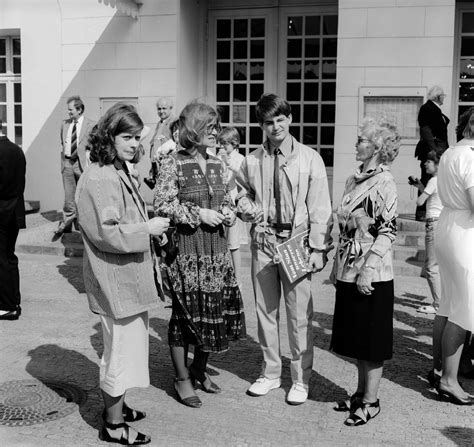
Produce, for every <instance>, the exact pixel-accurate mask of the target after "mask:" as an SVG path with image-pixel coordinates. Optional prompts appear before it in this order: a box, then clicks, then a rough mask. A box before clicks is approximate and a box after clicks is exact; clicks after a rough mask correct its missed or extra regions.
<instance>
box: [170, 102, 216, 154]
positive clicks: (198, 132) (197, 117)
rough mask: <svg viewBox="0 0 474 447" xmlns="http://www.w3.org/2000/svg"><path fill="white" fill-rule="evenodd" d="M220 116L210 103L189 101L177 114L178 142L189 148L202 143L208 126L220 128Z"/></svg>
mask: <svg viewBox="0 0 474 447" xmlns="http://www.w3.org/2000/svg"><path fill="white" fill-rule="evenodd" d="M220 122H221V119H220V116H219V113H217V111H216V110H215V109H214V108H212V107H211V106H210V105H207V104H204V103H202V102H191V103H189V104H188V105H187V106H186V107H185V108H184V109H183V110H182V111H181V113H180V115H179V144H180V145H181V147H183V148H184V149H191V148H193V147H194V146H199V145H201V144H202V141H203V139H204V137H205V136H206V135H207V134H208V131H209V127H212V126H215V127H216V129H217V131H218V132H219V129H220Z"/></svg>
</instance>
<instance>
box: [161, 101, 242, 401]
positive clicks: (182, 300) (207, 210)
mask: <svg viewBox="0 0 474 447" xmlns="http://www.w3.org/2000/svg"><path fill="white" fill-rule="evenodd" d="M219 123H220V118H219V115H218V113H217V112H216V111H215V110H214V109H213V108H212V107H211V106H209V105H206V104H203V103H200V102H192V103H190V104H188V105H187V106H186V107H185V108H184V109H183V110H182V112H181V114H180V117H179V142H180V146H181V148H182V149H181V150H179V151H178V152H177V153H176V154H171V155H170V156H168V157H165V158H163V160H162V163H161V167H160V172H159V175H158V179H157V183H156V188H155V197H154V210H155V215H156V216H165V217H168V218H170V219H171V221H172V223H173V225H174V226H175V227H176V232H175V234H174V235H173V236H172V238H173V239H174V240H175V241H176V245H177V250H176V253H175V255H174V256H172V257H171V256H170V257H168V258H165V262H166V270H167V274H168V279H169V286H170V292H171V296H172V314H171V319H170V322H169V329H168V343H169V346H170V351H171V359H172V361H173V366H174V369H175V373H176V378H175V380H174V388H175V391H176V394H177V396H178V400H179V401H180V402H181V403H182V404H183V405H186V406H189V407H192V408H199V407H201V406H202V402H201V400H200V399H199V397H198V396H197V395H196V393H195V391H194V387H193V382H199V383H200V384H201V386H202V388H203V390H204V391H205V392H207V393H219V392H220V391H221V389H220V388H219V387H218V386H217V384H215V383H214V382H213V381H212V380H211V378H210V376H209V374H208V373H207V372H206V366H207V362H208V359H209V354H210V353H211V352H214V353H220V352H225V351H227V350H228V348H229V341H231V340H237V339H239V338H240V337H242V336H244V335H245V319H244V311H243V303H242V296H241V294H240V290H239V287H238V285H237V280H236V278H235V274H234V269H233V267H232V260H231V258H230V254H229V251H228V249H227V240H226V237H225V228H224V227H226V226H231V225H233V224H234V223H235V219H236V216H235V213H234V211H233V205H232V200H231V198H230V196H229V194H228V190H227V185H226V183H225V178H224V166H223V164H222V162H221V161H220V160H219V159H218V158H217V157H214V156H212V155H209V154H208V153H207V149H208V148H209V147H215V145H216V144H217V134H218V131H219ZM189 345H193V346H194V357H193V361H192V363H191V364H190V365H189V367H188V349H189Z"/></svg>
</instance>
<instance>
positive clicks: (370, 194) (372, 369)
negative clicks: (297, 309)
mask: <svg viewBox="0 0 474 447" xmlns="http://www.w3.org/2000/svg"><path fill="white" fill-rule="evenodd" d="M399 148H400V136H399V135H398V132H397V130H396V128H395V126H393V125H391V124H389V123H388V122H386V121H385V120H384V119H380V120H379V121H375V120H374V119H372V118H366V119H365V120H364V121H363V123H362V126H361V128H360V136H359V137H358V139H357V142H356V160H358V161H360V162H361V164H360V166H359V169H358V170H357V171H356V172H355V174H353V175H351V176H350V177H349V178H348V179H347V182H346V186H345V189H344V194H343V196H342V200H341V204H340V205H339V207H338V210H337V217H338V221H339V229H340V236H339V245H338V247H337V249H336V256H335V259H334V267H333V271H332V273H331V281H332V282H333V284H334V285H335V286H336V304H335V308H334V319H333V332H332V339H331V347H332V349H333V350H334V352H336V353H337V354H339V355H343V356H347V357H351V358H354V359H356V360H357V372H358V382H357V390H356V392H355V393H354V394H353V395H352V396H351V398H350V399H349V400H348V401H347V402H340V403H339V404H338V406H337V407H336V410H338V411H349V412H350V413H349V416H348V418H347V419H346V420H345V424H346V425H348V426H356V425H363V424H366V423H367V422H368V421H369V420H370V419H372V418H374V417H375V416H377V415H378V414H379V413H380V402H379V399H378V390H379V385H380V379H381V378H382V373H383V365H384V361H386V360H389V359H391V358H392V350H393V304H394V288H393V267H392V263H393V261H392V243H393V241H394V240H395V235H396V231H397V225H396V218H397V189H396V185H395V180H394V178H393V175H392V173H391V172H390V164H391V163H392V162H393V160H394V159H395V157H397V155H398V150H399Z"/></svg>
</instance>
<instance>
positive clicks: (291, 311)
mask: <svg viewBox="0 0 474 447" xmlns="http://www.w3.org/2000/svg"><path fill="white" fill-rule="evenodd" d="M256 115H257V120H258V122H259V124H260V127H261V128H262V130H263V131H264V132H265V135H266V141H265V143H264V144H263V145H262V146H261V147H260V148H258V149H257V150H255V151H254V152H252V153H251V154H249V155H248V156H247V157H246V158H245V160H244V161H243V164H242V167H241V170H240V172H239V174H238V176H237V184H238V187H239V189H240V192H239V194H238V196H237V201H238V210H239V211H240V213H241V217H242V219H243V220H245V221H249V222H252V223H253V225H252V228H251V237H252V245H251V250H252V282H253V288H254V295H255V304H256V310H257V320H258V338H259V343H260V346H261V348H262V351H263V367H262V372H261V375H260V377H259V378H258V379H257V380H256V381H255V382H254V383H253V384H252V385H251V386H250V388H249V389H248V391H247V394H249V395H251V396H264V395H265V394H267V393H268V392H269V391H270V390H272V389H275V388H279V387H280V385H281V379H280V376H281V356H280V333H279V307H280V298H281V292H282V291H283V298H284V302H285V308H286V314H287V325H288V337H289V344H290V349H291V355H292V358H291V366H290V369H291V378H292V381H293V385H292V387H291V389H290V391H289V393H288V396H287V402H288V403H289V404H292V405H298V404H302V403H304V402H305V401H306V399H307V397H308V384H309V379H310V377H311V372H312V367H313V337H312V319H313V301H312V296H311V274H312V273H315V272H318V271H320V270H322V269H323V268H324V266H325V264H326V262H327V256H326V255H327V252H328V251H329V250H330V249H331V236H330V234H331V229H332V209H331V202H330V198H329V189H328V181H327V177H326V169H325V166H324V163H323V161H322V159H321V157H320V155H319V154H318V152H317V151H315V150H314V149H311V148H310V147H307V146H304V145H303V144H301V143H299V142H298V141H296V139H295V138H293V137H292V136H291V135H290V133H289V128H290V124H291V120H292V117H291V107H290V105H289V104H288V102H287V101H286V100H284V99H283V98H281V97H279V96H277V95H274V94H265V95H262V97H261V98H260V100H259V101H258V103H257V105H256ZM308 229H309V230H310V232H309V245H310V249H311V255H310V259H309V263H308V272H309V273H308V274H307V275H306V276H304V277H302V278H300V279H299V280H296V281H295V282H293V283H291V282H290V281H289V280H288V278H287V277H286V276H285V273H284V271H283V267H282V266H281V264H280V263H277V259H276V258H275V255H276V253H277V252H276V246H277V245H278V244H281V243H282V242H285V241H286V240H288V239H289V238H290V237H292V236H295V235H297V234H299V233H301V232H303V231H305V230H308Z"/></svg>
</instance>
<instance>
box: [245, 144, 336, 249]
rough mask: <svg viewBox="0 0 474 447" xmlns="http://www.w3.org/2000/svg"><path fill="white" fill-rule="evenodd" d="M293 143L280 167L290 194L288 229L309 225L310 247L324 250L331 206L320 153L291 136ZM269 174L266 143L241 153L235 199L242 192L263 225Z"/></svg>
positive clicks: (327, 243) (329, 245) (295, 230)
mask: <svg viewBox="0 0 474 447" xmlns="http://www.w3.org/2000/svg"><path fill="white" fill-rule="evenodd" d="M293 147H294V152H293V154H292V156H291V157H290V159H289V160H288V163H287V164H286V165H285V166H284V167H283V171H284V172H285V174H286V175H287V177H288V180H289V182H290V184H291V195H292V198H293V204H292V205H293V218H292V228H293V230H292V232H293V234H297V233H299V232H300V231H302V230H305V229H309V230H310V233H309V245H310V247H311V248H312V249H313V250H317V251H321V252H326V251H329V250H330V249H331V248H332V239H331V229H332V208H331V200H330V197H329V188H328V180H327V176H326V168H325V166H324V162H323V160H322V158H321V156H320V155H319V154H318V152H316V151H315V150H314V149H311V148H310V147H308V146H305V145H303V144H301V143H299V142H298V141H296V140H295V139H293ZM272 176H273V161H272V156H271V155H270V152H269V150H268V148H267V147H266V145H262V146H261V147H260V148H258V149H256V150H255V151H253V152H252V153H251V154H249V155H247V156H246V157H245V159H244V161H243V162H242V166H241V169H240V172H239V173H238V175H237V179H236V180H237V187H238V189H239V194H238V197H237V200H238V199H240V198H241V197H242V196H246V197H247V198H248V199H249V200H251V201H253V202H254V203H255V204H256V205H257V206H258V207H259V208H260V209H261V210H263V213H264V215H263V225H264V226H265V222H267V221H268V215H267V213H268V203H269V197H270V193H269V190H270V182H271V177H272ZM260 225H261V224H260ZM253 227H255V225H253ZM253 227H252V234H253V233H254V231H253V229H254V228H253Z"/></svg>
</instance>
